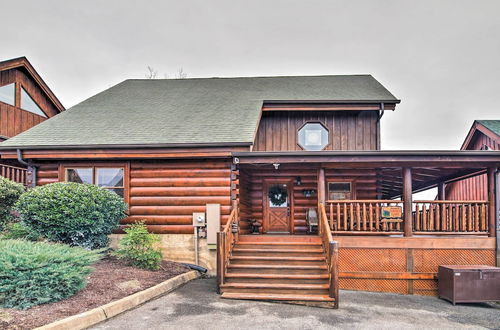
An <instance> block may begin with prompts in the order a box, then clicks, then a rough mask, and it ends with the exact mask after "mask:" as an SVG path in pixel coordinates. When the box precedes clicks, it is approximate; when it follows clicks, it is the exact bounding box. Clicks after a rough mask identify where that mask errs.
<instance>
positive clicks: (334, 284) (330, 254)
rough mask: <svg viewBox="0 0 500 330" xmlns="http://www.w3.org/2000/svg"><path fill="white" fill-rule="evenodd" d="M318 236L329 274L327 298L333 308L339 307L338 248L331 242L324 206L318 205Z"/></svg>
mask: <svg viewBox="0 0 500 330" xmlns="http://www.w3.org/2000/svg"><path fill="white" fill-rule="evenodd" d="M319 209H320V212H319V226H318V227H319V235H320V237H321V240H322V242H323V248H324V249H325V255H326V257H327V259H326V261H327V265H328V274H329V296H330V297H331V298H333V299H335V301H334V308H338V307H339V266H338V264H339V263H338V259H339V247H338V243H337V242H336V241H334V240H333V237H332V232H331V230H330V225H329V223H328V218H327V216H326V211H325V205H324V204H319Z"/></svg>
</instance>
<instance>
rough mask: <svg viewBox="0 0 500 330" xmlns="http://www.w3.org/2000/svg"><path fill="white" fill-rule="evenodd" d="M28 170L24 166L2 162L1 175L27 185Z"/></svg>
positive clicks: (0, 165) (0, 166)
mask: <svg viewBox="0 0 500 330" xmlns="http://www.w3.org/2000/svg"><path fill="white" fill-rule="evenodd" d="M26 175H27V170H26V169H25V168H22V167H16V166H10V165H3V164H0V176H3V177H5V178H7V179H9V180H12V181H14V182H17V183H22V184H24V185H26Z"/></svg>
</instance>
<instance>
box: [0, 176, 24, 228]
mask: <svg viewBox="0 0 500 330" xmlns="http://www.w3.org/2000/svg"><path fill="white" fill-rule="evenodd" d="M23 192H24V186H23V185H22V184H20V183H16V182H14V181H11V180H9V179H6V178H4V177H3V176H0V231H2V230H3V229H4V227H5V225H7V223H9V222H10V221H12V219H13V216H12V214H11V212H12V207H13V206H14V204H15V203H16V201H17V200H18V198H19V197H20V196H21V194H22V193H23Z"/></svg>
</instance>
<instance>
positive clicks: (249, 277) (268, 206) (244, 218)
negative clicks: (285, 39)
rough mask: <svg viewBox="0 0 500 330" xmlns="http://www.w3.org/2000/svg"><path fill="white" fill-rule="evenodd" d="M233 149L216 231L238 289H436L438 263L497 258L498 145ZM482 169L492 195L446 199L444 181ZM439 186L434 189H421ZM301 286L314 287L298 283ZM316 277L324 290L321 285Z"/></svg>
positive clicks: (261, 294) (226, 281)
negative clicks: (224, 214)
mask: <svg viewBox="0 0 500 330" xmlns="http://www.w3.org/2000/svg"><path fill="white" fill-rule="evenodd" d="M233 155H234V165H233V169H232V171H233V173H232V178H233V185H232V188H233V192H232V200H233V212H232V213H231V216H230V218H229V220H228V223H227V224H226V226H225V227H224V230H223V231H222V232H220V233H219V236H218V242H219V243H218V244H219V250H218V279H219V282H218V283H219V288H220V289H221V292H224V294H225V295H227V296H228V297H230V296H232V297H235V295H236V296H237V297H240V299H263V300H266V299H267V300H269V299H271V300H272V299H290V300H295V301H302V302H304V301H306V300H311V299H313V300H316V301H323V302H325V301H326V302H328V303H333V304H334V306H335V307H338V302H339V295H338V289H339V288H340V289H348V290H363V291H378V292H395V293H402V294H419V295H437V271H438V266H439V265H446V264H448V265H449V264H461V265H467V264H469V265H474V264H483V265H492V266H495V265H497V264H498V252H497V251H498V247H497V245H498V242H497V239H496V236H497V232H498V206H497V205H498V203H497V202H496V198H497V193H496V191H497V190H498V188H497V187H496V185H495V181H498V170H497V169H498V167H499V165H500V152H496V151H493V152H490V151H486V152H485V151H466V152H464V151H433V152H431V151H425V152H422V151H397V152H394V151H393V152H389V151H361V152H281V153H274V152H262V153H259V152H248V153H247V152H245V153H235V154H233ZM481 174H487V177H488V181H487V182H488V198H487V199H486V200H467V201H465V200H461V201H458V200H449V199H447V198H446V195H445V187H446V184H448V183H451V182H454V181H457V180H461V179H464V178H469V177H473V176H476V175H481ZM432 188H437V189H435V194H433V195H431V197H430V198H428V199H425V200H417V199H414V196H415V194H416V193H418V192H421V191H425V190H428V189H432ZM271 194H275V195H276V194H277V196H274V197H273V198H272V200H271ZM311 222H314V223H315V225H313V226H312V225H311ZM256 223H257V224H258V225H257V226H255V224H256ZM298 240H300V244H302V245H301V246H300V250H301V251H302V250H303V252H300V253H299V251H298V250H296V248H297V244H299V241H298ZM245 242H246V243H245ZM249 242H251V244H249ZM245 244H246V245H245ZM305 244H315V245H314V250H318V251H319V252H318V251H316V252H314V253H319V255H313V254H312V253H313V252H312V251H311V249H312V248H306V245H305ZM282 245H284V246H287V248H286V249H283V248H282V247H281V246H282ZM251 249H252V250H251ZM242 250H243V251H245V253H247V254H248V255H245V256H240V255H238V254H239V253H241V252H240V251H242ZM313 259H314V260H316V259H317V261H314V262H318V264H317V265H314V266H313V267H317V269H315V270H311V265H309V264H308V263H310V262H312V260H313ZM263 262H266V263H267V262H269V263H272V265H268V264H264V263H263ZM238 263H243V264H238ZM241 271H242V272H244V273H243V274H238V272H241ZM283 272H284V273H283ZM290 272H293V273H290ZM235 278H236V279H235ZM234 281H236V283H232V282H234ZM294 281H296V282H294ZM311 281H324V282H314V283H312V282H311ZM292 282H293V283H292ZM297 285H299V287H300V290H304V292H309V293H307V294H306V295H305V296H303V295H298V294H296V293H297V292H298V290H299V288H298V287H297ZM236 286H237V287H236ZM318 286H321V290H326V291H324V292H323V291H321V292H322V293H314V292H313V290H317V289H318ZM285 289H286V290H287V291H285ZM226 290H238V292H237V293H234V292H233V293H229V292H228V291H226ZM244 290H246V291H244ZM248 290H254V292H253V293H252V295H249V294H248V292H250V291H248ZM245 292H246V293H245ZM255 292H257V293H255ZM273 292H280V294H281V295H278V296H275V295H274V293H273ZM290 292H293V293H294V294H295V295H292V296H290V295H289V293H290ZM224 294H223V297H224ZM241 297H246V298H241Z"/></svg>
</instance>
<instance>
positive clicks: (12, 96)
mask: <svg viewBox="0 0 500 330" xmlns="http://www.w3.org/2000/svg"><path fill="white" fill-rule="evenodd" d="M0 101H2V102H4V103H7V104H10V105H15V104H16V84H14V83H12V84H8V85H5V86H2V87H0Z"/></svg>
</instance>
